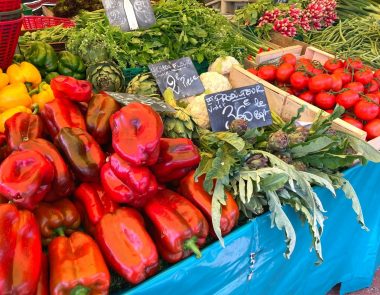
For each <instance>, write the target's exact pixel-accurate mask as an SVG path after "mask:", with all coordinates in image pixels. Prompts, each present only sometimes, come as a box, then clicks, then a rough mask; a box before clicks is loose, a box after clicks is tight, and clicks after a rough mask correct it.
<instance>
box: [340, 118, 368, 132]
mask: <svg viewBox="0 0 380 295" xmlns="http://www.w3.org/2000/svg"><path fill="white" fill-rule="evenodd" d="M342 120H343V121H346V122H347V123H349V124H351V125H353V126H355V127H356V128H359V129H363V123H362V122H360V121H359V120H356V119H355V118H352V117H350V116H347V115H346V116H344V117H343V118H342Z"/></svg>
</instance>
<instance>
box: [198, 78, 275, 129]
mask: <svg viewBox="0 0 380 295" xmlns="http://www.w3.org/2000/svg"><path fill="white" fill-rule="evenodd" d="M205 101H206V106H207V111H208V114H209V117H210V122H211V128H212V130H213V131H223V130H228V126H229V124H230V123H231V122H232V121H233V120H235V119H244V120H246V121H247V122H248V127H249V128H255V127H263V126H268V125H271V124H272V115H271V112H270V108H269V104H268V100H267V97H266V95H265V90H264V86H263V85H262V84H254V85H250V86H246V87H241V88H236V89H232V90H228V91H223V92H218V93H214V94H209V95H206V96H205Z"/></svg>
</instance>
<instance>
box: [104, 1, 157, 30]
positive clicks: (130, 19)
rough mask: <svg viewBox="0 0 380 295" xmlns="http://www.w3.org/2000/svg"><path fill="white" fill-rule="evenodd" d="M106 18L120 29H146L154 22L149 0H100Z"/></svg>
mask: <svg viewBox="0 0 380 295" xmlns="http://www.w3.org/2000/svg"><path fill="white" fill-rule="evenodd" d="M102 2H103V6H104V9H105V11H106V15H107V17H108V20H109V22H110V24H111V25H112V26H116V27H119V28H120V29H121V30H122V31H124V32H125V31H132V30H137V29H146V28H149V27H151V26H152V25H154V24H155V23H156V18H155V16H154V12H153V9H152V6H151V4H150V0H102Z"/></svg>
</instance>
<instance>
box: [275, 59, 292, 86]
mask: <svg viewBox="0 0 380 295" xmlns="http://www.w3.org/2000/svg"><path fill="white" fill-rule="evenodd" d="M294 71H295V68H294V66H293V65H292V64H290V63H283V64H281V65H280V66H279V67H278V68H277V72H276V79H277V81H279V82H288V81H289V79H290V76H291V75H292V74H293V73H294Z"/></svg>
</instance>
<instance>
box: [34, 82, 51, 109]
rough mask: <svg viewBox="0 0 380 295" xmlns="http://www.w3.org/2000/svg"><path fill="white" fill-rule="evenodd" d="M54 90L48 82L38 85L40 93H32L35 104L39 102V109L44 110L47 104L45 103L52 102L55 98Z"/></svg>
mask: <svg viewBox="0 0 380 295" xmlns="http://www.w3.org/2000/svg"><path fill="white" fill-rule="evenodd" d="M54 99H55V97H54V94H53V90H51V87H50V85H49V84H48V83H46V82H42V83H41V84H40V86H38V94H34V95H32V101H33V104H38V106H39V109H40V110H42V109H43V108H44V106H45V103H48V102H51V101H52V100H54Z"/></svg>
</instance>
